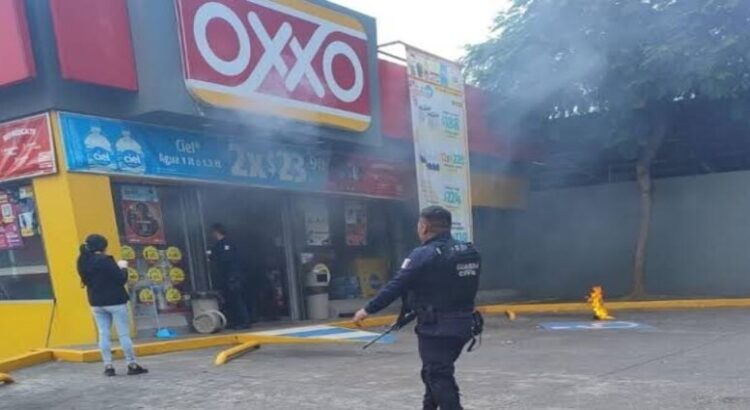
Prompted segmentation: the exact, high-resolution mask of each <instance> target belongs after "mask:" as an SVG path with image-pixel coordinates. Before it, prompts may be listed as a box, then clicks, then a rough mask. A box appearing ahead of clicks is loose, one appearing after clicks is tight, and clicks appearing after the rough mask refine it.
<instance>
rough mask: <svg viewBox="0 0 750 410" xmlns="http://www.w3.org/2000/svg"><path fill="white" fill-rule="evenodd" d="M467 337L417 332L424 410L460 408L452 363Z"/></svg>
mask: <svg viewBox="0 0 750 410" xmlns="http://www.w3.org/2000/svg"><path fill="white" fill-rule="evenodd" d="M466 342H467V340H465V339H463V338H459V337H431V336H423V335H419V357H420V358H421V359H422V381H423V382H424V385H425V394H424V401H423V409H424V410H435V409H441V410H461V409H463V407H461V398H460V396H459V391H458V385H457V384H456V379H455V377H454V373H455V370H456V368H455V366H454V363H455V362H456V360H457V359H458V357H459V356H460V355H461V350H462V349H463V347H464V345H466Z"/></svg>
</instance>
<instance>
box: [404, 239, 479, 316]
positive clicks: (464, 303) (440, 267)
mask: <svg viewBox="0 0 750 410" xmlns="http://www.w3.org/2000/svg"><path fill="white" fill-rule="evenodd" d="M434 246H435V248H434V249H435V257H434V259H433V263H431V264H430V265H429V267H428V270H427V271H426V272H424V273H423V274H422V275H421V276H420V280H419V283H417V284H415V286H414V288H413V294H412V295H411V296H412V297H413V306H414V308H416V309H417V310H420V309H434V310H435V311H436V312H457V311H470V310H473V309H474V298H475V297H476V294H477V289H478V287H479V275H480V272H481V262H482V260H481V257H480V255H479V252H477V250H476V248H474V245H472V244H471V243H465V242H458V241H455V240H453V239H449V240H447V241H444V242H438V243H435V244H434Z"/></svg>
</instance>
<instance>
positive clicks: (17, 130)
mask: <svg viewBox="0 0 750 410" xmlns="http://www.w3.org/2000/svg"><path fill="white" fill-rule="evenodd" d="M55 172H57V166H56V164H55V152H54V148H53V145H52V131H51V129H50V120H49V115H47V114H40V115H35V116H33V117H28V118H22V119H20V120H15V121H10V122H6V123H3V124H0V181H2V182H7V181H12V180H16V179H23V178H31V177H35V176H39V175H49V174H54V173H55Z"/></svg>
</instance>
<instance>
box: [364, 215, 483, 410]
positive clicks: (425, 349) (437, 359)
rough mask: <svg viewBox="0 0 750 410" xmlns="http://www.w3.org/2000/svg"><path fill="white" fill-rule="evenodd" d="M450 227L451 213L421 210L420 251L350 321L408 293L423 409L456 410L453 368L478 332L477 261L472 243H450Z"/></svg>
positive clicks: (457, 407) (413, 253) (459, 402)
mask: <svg viewBox="0 0 750 410" xmlns="http://www.w3.org/2000/svg"><path fill="white" fill-rule="evenodd" d="M451 225H452V217H451V213H450V212H449V211H448V210H446V209H445V208H442V207H439V206H431V207H428V208H425V209H424V210H422V212H421V213H420V217H419V223H418V224H417V233H418V235H419V239H420V241H421V242H422V246H420V247H418V248H416V249H414V250H413V251H412V252H411V254H410V255H409V257H408V258H406V259H405V260H404V262H403V264H402V265H401V269H400V270H399V271H398V273H397V274H396V276H395V277H394V278H393V279H392V280H391V281H390V282H388V284H387V285H386V286H385V287H383V289H382V290H381V291H380V292H379V293H378V295H377V296H376V297H375V298H374V299H373V300H372V301H370V303H368V304H367V306H365V308H364V309H361V310H359V311H358V312H357V313H356V314H355V316H354V322H355V323H357V324H360V323H361V322H362V321H363V320H364V319H366V318H367V317H368V316H369V315H371V314H374V313H377V312H379V311H381V310H383V309H384V308H386V307H387V306H388V305H390V304H391V303H392V302H393V301H395V300H396V299H398V298H400V297H402V296H403V295H405V294H408V300H409V305H410V308H411V309H413V310H414V311H415V312H416V314H417V326H416V333H417V336H418V339H419V356H420V358H421V359H422V381H423V382H424V384H425V396H424V402H423V409H425V410H427V409H430V410H431V409H438V408H440V409H443V410H456V409H462V407H461V400H460V396H459V390H458V385H457V384H456V380H455V378H454V372H455V367H454V363H455V361H456V360H457V359H458V357H459V356H460V355H461V351H462V350H463V347H464V346H465V345H466V343H467V342H468V341H469V340H471V339H472V338H473V337H474V336H476V335H477V333H479V332H480V330H478V327H477V323H479V322H480V321H481V316H479V314H478V313H476V312H475V311H474V298H475V297H476V293H477V288H478V285H479V274H480V265H481V258H480V256H479V253H478V252H477V251H476V249H475V248H474V247H473V246H472V244H470V243H465V242H460V241H457V240H455V239H453V237H452V236H451Z"/></svg>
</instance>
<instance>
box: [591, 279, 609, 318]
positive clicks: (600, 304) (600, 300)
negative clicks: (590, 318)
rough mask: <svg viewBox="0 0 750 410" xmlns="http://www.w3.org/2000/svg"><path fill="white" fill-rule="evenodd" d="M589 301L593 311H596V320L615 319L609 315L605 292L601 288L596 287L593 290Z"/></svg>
mask: <svg viewBox="0 0 750 410" xmlns="http://www.w3.org/2000/svg"><path fill="white" fill-rule="evenodd" d="M587 301H588V302H589V304H590V305H591V309H593V310H594V318H595V319H596V320H612V319H614V317H612V316H610V315H609V312H608V311H607V308H605V307H604V291H603V290H602V287H601V286H594V287H593V288H592V289H591V293H590V294H589V297H588V299H587Z"/></svg>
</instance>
